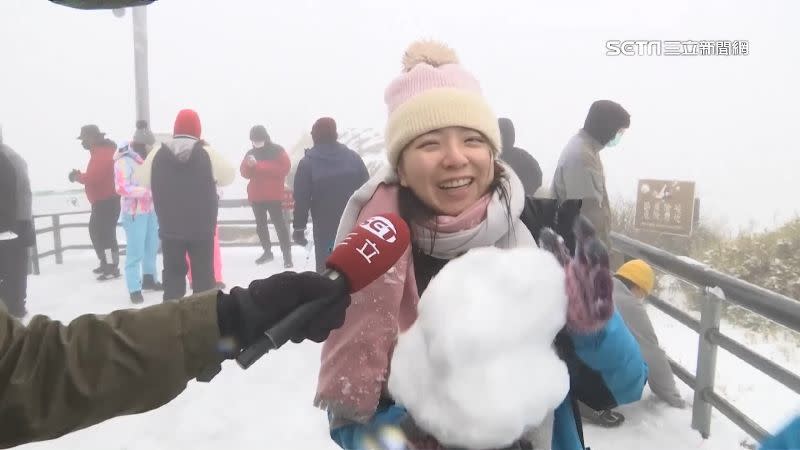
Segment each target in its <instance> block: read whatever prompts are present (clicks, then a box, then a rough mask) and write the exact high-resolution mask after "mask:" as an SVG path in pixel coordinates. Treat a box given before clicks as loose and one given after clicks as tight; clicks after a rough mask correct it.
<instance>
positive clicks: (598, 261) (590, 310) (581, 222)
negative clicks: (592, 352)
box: [539, 216, 614, 334]
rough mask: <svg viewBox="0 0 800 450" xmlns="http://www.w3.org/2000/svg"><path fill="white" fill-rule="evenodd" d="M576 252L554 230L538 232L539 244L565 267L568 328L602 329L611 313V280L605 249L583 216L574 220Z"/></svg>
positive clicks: (582, 330)
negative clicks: (571, 252) (570, 249)
mask: <svg viewBox="0 0 800 450" xmlns="http://www.w3.org/2000/svg"><path fill="white" fill-rule="evenodd" d="M574 231H575V255H574V256H573V257H572V258H570V256H569V252H568V251H567V248H566V246H565V245H564V242H563V240H561V239H560V238H559V237H558V236H557V235H556V234H555V233H554V232H553V230H551V229H549V228H545V229H543V230H542V233H541V235H540V236H539V239H540V242H541V247H542V248H543V249H545V250H547V251H549V252H551V253H553V254H554V255H555V257H556V259H557V260H558V262H559V263H560V264H561V265H562V266H564V270H565V271H566V289H567V298H568V300H569V306H568V308H567V329H568V330H569V331H571V332H574V333H579V334H591V333H594V332H596V331H598V330H600V329H602V328H603V327H604V326H605V324H606V322H608V319H610V318H611V315H612V314H613V313H614V301H613V299H612V298H611V292H612V290H613V281H612V279H611V271H610V269H609V262H608V251H607V250H606V248H605V246H604V245H603V244H602V243H601V242H600V240H599V239H597V237H596V235H595V230H594V226H592V224H591V222H589V220H588V219H586V218H585V217H583V216H579V217H578V220H576V221H575V229H574Z"/></svg>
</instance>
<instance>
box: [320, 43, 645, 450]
mask: <svg viewBox="0 0 800 450" xmlns="http://www.w3.org/2000/svg"><path fill="white" fill-rule="evenodd" d="M403 64H404V66H405V67H404V71H403V73H402V74H400V75H399V76H398V77H397V78H395V79H394V80H393V81H392V82H391V83H390V84H389V86H388V87H387V89H386V91H385V101H386V105H387V107H388V111H389V117H388V120H387V125H386V134H385V142H386V149H387V159H388V160H389V164H388V166H386V167H385V168H384V169H383V171H382V172H379V173H377V174H376V175H375V176H373V177H372V178H371V179H370V180H369V181H367V183H366V184H365V185H364V186H363V187H362V188H360V189H359V190H358V191H357V192H356V193H355V194H353V196H352V197H351V198H350V201H349V202H348V204H347V207H346V208H345V212H344V214H343V216H342V220H341V222H340V223H339V232H338V235H337V239H336V242H341V241H342V240H343V239H344V238H345V236H346V234H347V233H348V232H349V231H350V230H351V229H352V227H353V226H354V225H355V224H356V223H357V222H361V221H363V220H364V219H366V218H368V217H370V216H373V215H377V214H382V213H387V212H394V213H399V214H400V216H401V217H402V218H403V219H404V220H405V221H406V222H408V224H409V225H410V229H411V237H412V245H411V251H410V252H407V253H406V254H405V255H403V257H402V258H401V259H400V260H399V261H398V263H397V264H396V265H395V266H394V267H393V268H392V269H391V270H390V271H389V272H387V274H386V275H385V276H383V277H381V278H379V279H378V280H376V281H375V282H373V283H372V284H370V285H368V286H367V287H365V288H364V289H362V290H361V291H359V292H357V293H356V294H354V295H353V302H352V304H351V306H350V308H349V309H348V311H347V317H346V320H345V323H344V325H343V326H342V327H341V328H340V329H339V330H336V331H335V332H333V333H332V334H331V336H330V338H329V339H328V340H327V341H326V343H325V345H324V347H323V350H322V358H321V367H320V375H319V384H318V386H317V395H316V399H315V404H316V405H317V406H318V407H320V408H323V409H326V410H327V411H328V415H329V418H330V425H331V437H332V438H333V439H334V440H335V441H336V442H337V443H338V444H339V445H340V446H341V447H342V448H347V449H349V448H369V445H366V441H367V440H369V439H372V438H373V437H374V435H375V433H376V431H377V430H378V429H379V428H380V427H382V426H386V425H390V426H398V427H400V428H401V429H402V430H403V431H404V432H405V436H406V438H407V439H409V441H411V443H412V444H413V445H412V446H411V448H425V449H439V448H443V447H442V446H441V444H440V442H438V441H437V438H436V437H434V436H433V435H432V434H430V431H429V430H426V429H425V425H424V424H419V423H418V422H416V420H415V419H416V417H414V416H413V415H414V413H413V412H412V411H411V410H409V411H408V412H406V409H405V406H406V405H400V404H399V403H398V404H396V403H395V399H394V398H393V397H392V395H391V393H390V392H389V391H388V389H387V386H386V383H385V381H386V380H387V379H388V377H389V372H390V367H389V366H390V362H391V360H390V358H391V355H392V354H393V352H394V349H395V345H396V342H397V340H398V334H399V333H403V332H406V331H407V330H408V329H409V328H410V327H411V326H412V325H413V324H414V323H415V322H416V321H417V305H418V304H419V303H420V301H421V300H420V298H421V296H422V295H423V293H424V292H425V291H426V289H427V288H428V285H429V283H431V280H432V279H433V278H434V277H435V276H437V275H439V274H440V271H441V270H442V269H443V268H444V267H445V265H448V264H449V263H450V261H452V260H454V259H456V258H458V257H460V256H462V255H464V254H465V253H466V252H467V251H470V250H473V249H479V248H486V247H497V248H501V249H514V248H526V247H536V245H537V244H536V241H535V239H534V237H535V236H536V237H538V236H540V235H539V231H540V229H541V228H540V227H541V226H550V227H552V226H554V223H553V221H552V220H551V219H552V218H550V219H548V218H547V217H546V214H544V213H542V211H541V210H537V209H536V208H535V207H534V206H531V207H528V206H529V205H532V204H533V203H532V202H533V200H526V198H525V192H524V188H523V186H522V183H521V182H520V180H519V178H517V176H516V174H514V172H513V171H512V170H511V169H509V168H508V167H507V166H505V165H504V163H502V162H501V161H500V160H499V158H498V156H499V154H500V151H501V149H502V145H501V136H500V130H499V126H498V121H497V117H496V116H495V115H494V113H493V112H492V110H491V108H490V107H489V105H488V103H487V102H486V99H485V98H484V96H483V94H482V92H481V89H480V86H479V84H478V81H477V80H476V79H475V78H474V77H473V75H472V74H471V73H469V72H468V71H466V70H465V69H464V67H462V66H461V65H460V64H459V62H458V58H457V57H456V55H455V53H454V52H453V51H452V50H450V49H449V48H447V47H445V46H444V45H441V44H438V43H434V42H417V43H415V44H412V45H411V46H410V47H409V48H408V50H407V51H406V53H405V55H404V58H403ZM573 218H574V217H573ZM563 222H564V223H565V224H571V220H569V218H567V219H565V220H563ZM528 223H535V224H537V225H535V226H531V227H530V228H529V227H528V226H527V224H528ZM567 228H569V225H567ZM581 236H583V235H581ZM581 236H579V241H581V242H579V244H581V245H584V244H585V246H586V247H587V248H592V249H595V247H591V245H590V244H592V245H596V246H598V247H599V249H600V251H597V252H595V253H592V255H594V256H596V257H593V258H592V261H605V262H606V265H607V255H606V256H605V259H603V258H602V257H601V256H602V255H605V249H604V248H603V247H602V245H601V244H599V243H598V242H596V241H595V240H593V239H592V238H591V236H589V234H586V236H584V237H586V238H587V239H582V238H581ZM583 241H585V242H583ZM582 261H589V260H588V259H585V260H582ZM579 264H580V263H579ZM583 264H585V262H584V263H583ZM592 265H601V264H599V263H598V264H595V263H592ZM448 267H451V266H449V265H448ZM540 269H541V268H540V267H530V270H532V271H538V270H540ZM523 270H528V268H527V267H526V268H524V269H523ZM581 270H583V269H581ZM585 270H586V273H587V274H588V273H589V270H590V269H589V268H586V269H585ZM591 270H593V271H595V272H592V273H606V275H607V278H608V283H609V284H610V276H608V274H607V267H605V268H604V267H593V268H592V269H591ZM604 270H605V271H606V272H603V271H604ZM475 275H476V278H475V280H478V282H479V283H484V284H483V286H484V287H485V288H486V290H487V292H491V291H492V290H493V289H494V287H496V286H495V285H493V284H492V283H493V281H492V280H489V279H488V278H486V277H485V274H475ZM599 278H600V277H598V278H597V279H599ZM582 280H583V281H575V286H581V288H580V289H577V290H574V292H586V293H590V294H588V295H587V296H586V298H584V299H582V300H580V301H577V300H576V302H575V304H574V305H573V303H572V302H573V299H578V296H572V295H570V300H569V301H570V307H569V308H570V310H571V311H573V310H574V311H584V309H582V308H583V306H581V305H588V304H591V305H593V306H597V305H596V303H595V301H596V299H597V298H600V297H602V298H604V299H605V304H606V305H609V304H610V298H609V296H607V295H606V296H605V297H603V296H602V294H598V295H599V296H600V297H598V296H595V295H594V294H595V292H596V291H595V286H596V285H595V284H591V285H590V283H592V282H591V281H588V280H589V277H588V276H587V277H584V278H583V279H582ZM556 284H558V282H557V281H556ZM601 284H602V283H601ZM453 288H454V289H455V288H457V286H453ZM453 295H458V294H456V293H454V294H453ZM487 297H488V296H487ZM494 298H495V297H493V296H491V298H490V299H487V301H488V302H489V303H491V300H493V299H494ZM423 301H424V300H423ZM531 301H532V302H535V301H536V298H531ZM589 308H590V309H591V310H592V311H595V310H596V311H600V310H603V308H599V307H598V308H594V309H592V308H593V307H589ZM604 311H606V313H604V314H600V315H598V314H594V313H589V312H588V310H586V312H587V314H583V313H581V314H579V315H581V316H582V317H585V318H586V319H587V320H586V321H585V322H582V323H580V324H578V323H577V322H574V323H573V325H574V326H575V328H574V329H575V330H577V329H578V328H580V332H581V333H582V334H583V335H584V336H583V337H587V336H586V335H587V334H588V337H589V339H588V340H587V341H586V342H591V343H590V344H589V345H590V347H591V348H592V351H593V352H598V351H603V350H602V349H603V348H604V347H605V346H608V347H609V349H606V350H605V351H604V352H605V354H604V355H602V358H600V360H603V361H606V360H607V361H620V365H619V366H615V367H607V368H605V369H606V370H608V372H614V373H613V374H612V373H609V375H611V377H610V378H613V379H614V380H617V381H619V382H620V383H619V385H616V386H605V385H603V386H597V385H590V384H591V383H586V386H583V387H585V391H586V392H596V393H600V392H602V393H608V394H609V395H611V394H612V393H613V394H614V395H619V394H620V392H622V394H627V395H628V396H629V397H630V398H631V399H632V398H638V393H637V392H639V393H640V392H641V386H642V385H643V380H644V378H645V374H646V369H645V366H644V364H642V363H641V358H640V357H637V355H638V351H635V348H634V347H632V346H635V341H633V338H632V336H630V333H629V332H628V331H627V329H626V328H624V325H622V326H621V327H620V320H619V319H618V318H617V319H613V318H611V319H610V317H609V316H610V315H611V312H612V311H613V308H605V309H604ZM570 314H572V313H571V312H570ZM541 319H542V320H545V321H553V322H552V323H556V322H555V321H561V322H558V323H563V321H564V317H558V316H552V317H551V316H549V315H547V314H544V315H543V316H542V317H541ZM570 323H571V322H570V319H569V317H568V318H567V328H570ZM607 323H608V324H613V326H611V328H610V329H606V328H604V327H605V326H606V324H607ZM595 332H598V333H599V334H598V335H597V336H600V337H595V335H594V334H593V333H595ZM565 339H566V341H565V342H567V341H569V338H565ZM580 342H581V341H578V343H580ZM562 344H563V343H562ZM562 344H557V345H562ZM544 345H546V346H548V348H549V346H551V345H553V343H552V342H545V343H544ZM563 345H565V346H566V347H563V349H564V350H565V351H568V350H567V348H568V347H569V346H568V345H567V344H563ZM570 345H572V344H570ZM578 346H579V347H580V345H578ZM559 348H561V347H559ZM598 349H600V350H598ZM632 349H633V350H632ZM571 351H572V352H575V349H574V348H573V349H572V350H571ZM532 376H533V374H532ZM596 379H600V378H596ZM562 381H564V382H565V383H567V382H571V381H574V382H575V383H577V384H581V385H583V384H584V383H583V381H585V380H578V379H575V380H562ZM475 388H479V387H478V386H475ZM622 398H623V397H622V396H620V397H617V398H615V399H608V398H604V399H592V400H594V402H591V403H593V404H598V403H602V404H607V403H609V404H616V403H617V401H618V399H622ZM587 401H589V400H587ZM570 402H571V400H570V399H569V398H567V399H566V400H564V403H563V404H562V405H561V406H559V407H558V409H557V410H555V411H554V410H551V409H548V411H547V412H546V418H545V419H544V420H543V421H542V422H541V423H536V424H532V425H531V431H532V432H533V431H535V433H534V434H535V435H536V440H537V442H539V443H541V444H542V445H543V446H547V448H550V447H551V446H550V444H551V441H552V443H553V444H554V445H553V446H552V448H557V449H559V450H567V449H569V450H572V449H574V448H583V447H584V446H583V445H581V442H580V439H581V438H580V436H581V434H580V425H579V423H578V424H576V422H575V419H574V414H573V410H572V407H571V404H570ZM477 413H478V414H480V412H479V411H477ZM506 437H508V438H509V439H508V441H509V442H515V445H527V446H524V447H519V448H530V446H529V445H530V444H531V442H532V439H533V437H531V436H528V435H526V436H517V435H514V436H506ZM445 444H447V443H445ZM579 445H580V447H579ZM514 448H517V447H514ZM536 448H540V447H536ZM542 448H544V447H542Z"/></svg>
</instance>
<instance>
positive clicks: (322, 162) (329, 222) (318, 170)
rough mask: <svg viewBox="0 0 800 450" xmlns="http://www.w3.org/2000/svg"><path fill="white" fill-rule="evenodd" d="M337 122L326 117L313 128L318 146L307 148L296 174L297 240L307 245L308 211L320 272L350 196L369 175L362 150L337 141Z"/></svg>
mask: <svg viewBox="0 0 800 450" xmlns="http://www.w3.org/2000/svg"><path fill="white" fill-rule="evenodd" d="M338 137H339V135H338V133H337V131H336V122H335V121H334V120H333V119H331V118H330V117H323V118H321V119H319V120H317V121H316V122H315V123H314V126H313V127H312V128H311V138H312V139H313V140H314V146H313V147H311V148H310V149H308V150H307V151H306V154H305V156H304V157H303V159H301V160H300V163H298V165H297V173H296V174H295V177H294V232H293V234H292V237H293V240H294V242H295V243H297V244H299V245H303V246H305V245H306V244H307V243H308V241H307V240H306V224H307V223H308V213H309V212H311V220H312V222H313V224H314V246H315V247H314V250H315V251H314V253H315V256H316V260H317V272H320V273H321V272H322V271H324V270H325V260H326V259H327V258H328V256H329V255H330V254H331V249H332V248H333V240H334V238H335V237H336V228H337V227H338V226H339V219H341V218H342V212H344V207H345V205H346V204H347V200H348V199H349V198H350V196H351V195H353V192H355V191H356V189H358V188H359V187H361V185H362V184H364V182H365V181H367V179H368V178H369V172H367V166H365V165H364V161H363V160H362V159H361V156H359V154H358V153H356V152H355V151H353V150H351V149H349V148H347V146H346V145H344V144H341V143H339V142H338V141H337V139H338Z"/></svg>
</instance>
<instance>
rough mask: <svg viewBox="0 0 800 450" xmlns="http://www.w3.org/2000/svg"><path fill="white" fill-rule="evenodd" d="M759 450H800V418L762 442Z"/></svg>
mask: <svg viewBox="0 0 800 450" xmlns="http://www.w3.org/2000/svg"><path fill="white" fill-rule="evenodd" d="M759 450H800V416H798V417H796V418H795V419H794V420H793V421H791V422H789V423H788V424H787V425H786V426H785V427H783V428H782V429H781V431H779V432H778V434H776V435H775V436H772V437H771V438H769V439H766V440H765V441H764V442H762V443H761V447H759Z"/></svg>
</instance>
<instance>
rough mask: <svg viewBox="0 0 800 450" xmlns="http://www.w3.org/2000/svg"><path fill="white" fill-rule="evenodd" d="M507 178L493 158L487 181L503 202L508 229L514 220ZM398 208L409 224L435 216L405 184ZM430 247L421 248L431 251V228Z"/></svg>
mask: <svg viewBox="0 0 800 450" xmlns="http://www.w3.org/2000/svg"><path fill="white" fill-rule="evenodd" d="M507 179H508V174H506V170H505V168H504V167H503V165H502V164H500V163H499V162H498V160H497V159H495V160H494V178H493V179H492V182H491V183H489V192H490V193H495V192H498V193H499V194H500V201H502V202H503V205H504V206H505V209H506V216H507V219H508V226H509V230H511V229H512V228H513V224H514V220H513V219H512V217H511V198H510V193H509V192H508V188H507V187H506V184H505V181H506V180H507ZM397 202H398V209H399V212H400V217H402V218H403V220H405V221H406V223H408V224H409V226H410V225H411V224H412V223H416V224H424V223H428V222H430V221H431V220H432V219H433V218H434V217H436V212H435V211H434V210H433V209H431V208H430V207H429V206H428V205H426V204H425V203H423V202H422V200H420V199H419V198H418V197H417V196H416V195H415V194H414V192H413V191H412V190H411V189H409V188H408V187H405V186H400V190H399V192H398V199H397ZM431 232H432V236H431V248H430V249H422V250H423V251H427V252H429V253H431V252H433V248H434V246H435V243H436V234H437V230H431ZM414 233H415V231H414V228H413V227H411V242H412V245H413V243H414V242H415V239H414V238H415V236H414Z"/></svg>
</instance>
